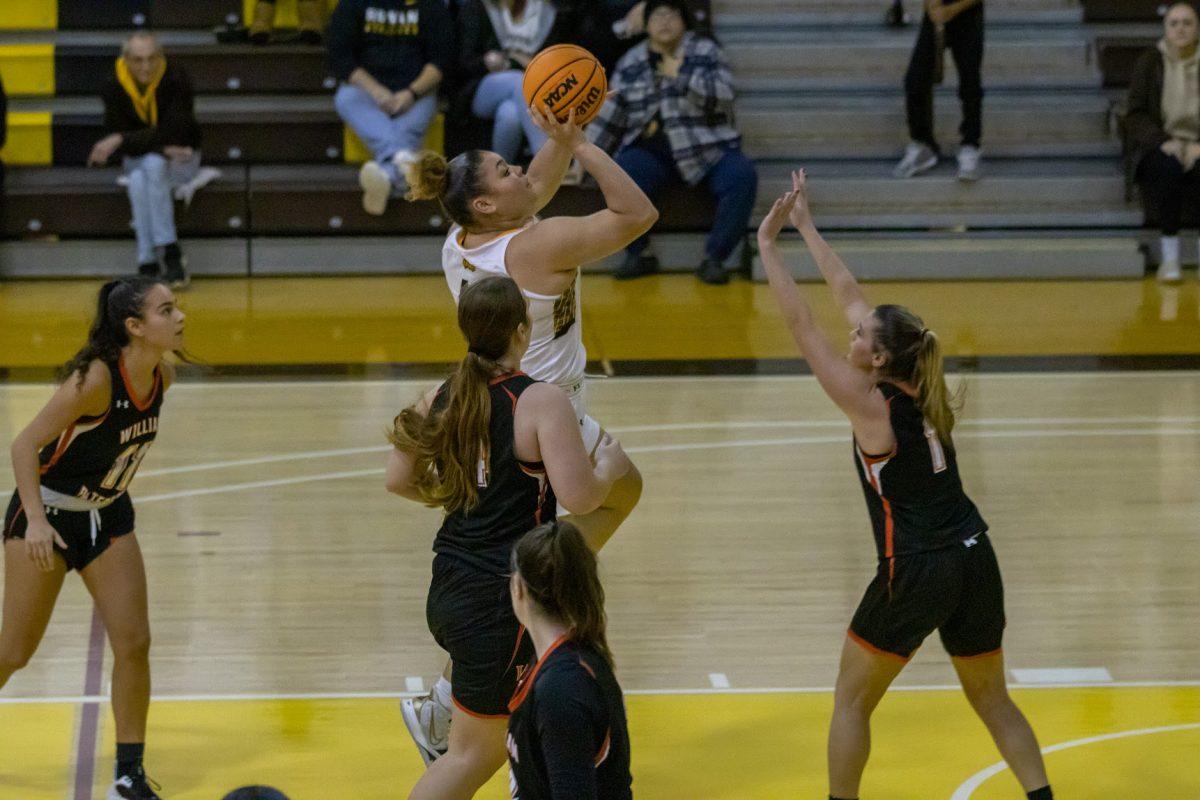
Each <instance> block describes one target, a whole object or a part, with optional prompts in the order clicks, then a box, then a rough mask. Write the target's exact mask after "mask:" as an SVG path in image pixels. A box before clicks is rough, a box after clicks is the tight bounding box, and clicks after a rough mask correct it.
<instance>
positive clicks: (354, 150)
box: [342, 114, 446, 164]
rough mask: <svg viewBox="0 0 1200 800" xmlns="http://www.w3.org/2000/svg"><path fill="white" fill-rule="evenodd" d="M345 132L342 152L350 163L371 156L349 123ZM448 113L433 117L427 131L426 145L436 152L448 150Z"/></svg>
mask: <svg viewBox="0 0 1200 800" xmlns="http://www.w3.org/2000/svg"><path fill="white" fill-rule="evenodd" d="M344 130H345V133H344V134H343V136H342V152H343V154H344V156H345V160H346V163H348V164H361V163H362V162H364V161H366V160H367V159H369V158H371V151H370V150H368V149H367V146H366V145H365V144H363V143H362V140H361V139H359V138H358V136H357V135H356V134H355V133H354V131H353V130H351V128H350V126H349V125H346V126H345V127H344ZM445 141H446V115H445V114H438V115H437V116H436V117H434V118H433V122H431V123H429V130H428V131H426V132H425V147H426V149H429V150H433V151H434V152H436V153H445V152H446V146H445Z"/></svg>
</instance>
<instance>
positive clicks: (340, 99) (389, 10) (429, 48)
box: [328, 0, 455, 214]
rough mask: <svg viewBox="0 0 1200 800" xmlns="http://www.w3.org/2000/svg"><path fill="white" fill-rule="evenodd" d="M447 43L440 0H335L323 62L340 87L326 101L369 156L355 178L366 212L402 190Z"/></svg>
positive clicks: (448, 24) (449, 34)
mask: <svg viewBox="0 0 1200 800" xmlns="http://www.w3.org/2000/svg"><path fill="white" fill-rule="evenodd" d="M454 38H455V37H454V25H453V23H452V21H451V19H450V11H449V9H447V7H446V4H445V2H444V0H341V2H340V3H338V6H337V8H336V9H335V10H334V12H333V16H332V18H331V19H330V21H329V30H328V39H329V63H330V66H331V68H332V70H333V74H334V77H336V78H337V79H338V80H339V81H341V82H342V83H341V85H340V86H339V87H338V90H337V94H336V95H334V98H333V103H334V106H335V107H336V108H337V112H338V114H339V115H340V116H341V118H342V119H343V120H345V122H346V124H347V125H349V126H350V127H351V128H353V129H354V132H355V133H357V134H358V136H359V138H360V139H362V140H363V142H364V143H365V144H366V146H367V148H368V149H370V151H371V152H372V153H373V154H374V156H375V158H374V160H373V161H368V162H367V163H365V164H363V166H362V169H361V170H360V171H359V173H358V182H359V185H361V186H362V189H363V209H364V210H365V211H366V212H367V213H368V214H382V213H383V212H384V210H385V209H386V208H387V203H388V198H389V197H390V196H391V195H392V194H393V193H396V194H402V193H403V192H404V191H406V189H407V187H406V185H405V183H404V169H403V166H404V165H406V164H407V163H409V162H410V161H412V160H413V158H415V155H416V153H418V152H420V150H421V146H422V144H423V143H424V141H425V133H426V131H428V129H429V125H430V123H431V122H432V121H433V118H434V116H435V115H436V114H437V109H438V103H437V89H438V86H440V85H441V83H442V80H443V78H444V77H445V76H446V75H447V74H448V73H449V71H450V68H451V65H452V63H453V60H454V52H455V50H454Z"/></svg>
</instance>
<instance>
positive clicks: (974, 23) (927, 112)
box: [904, 3, 983, 152]
mask: <svg viewBox="0 0 1200 800" xmlns="http://www.w3.org/2000/svg"><path fill="white" fill-rule="evenodd" d="M946 47H947V48H949V50H950V53H951V55H953V56H954V65H955V67H957V69H958V99H959V100H961V101H962V111H963V121H962V127H960V128H959V133H961V134H962V143H963V144H964V145H971V146H972V147H978V146H979V140H980V137H981V136H982V134H983V79H982V78H981V77H980V72H981V70H982V69H983V4H982V3H981V4H979V5H977V6H975V7H973V8H970V9H967V10H966V11H964V12H962V13H961V14H959V15H958V16H957V17H955V18H954V19H952V20H950V22H948V23H947V24H946ZM938 55H939V54H938V52H937V34H936V32H935V31H934V28H933V23H932V22H930V21H929V16H928V15H926V16H925V17H923V18H922V20H921V32H920V33H919V34H918V35H917V45H916V47H914V48H913V53H912V58H911V59H910V60H909V62H908V72H906V73H905V75H904V93H905V96H906V98H907V104H908V135H909V138H910V139H912V140H913V141H914V142H921V143H922V144H926V145H929V147H931V148H933V150H934V152H940V149H939V148H938V144H937V139H936V138H935V136H934V132H933V78H934V70H935V68H936V65H937V59H938Z"/></svg>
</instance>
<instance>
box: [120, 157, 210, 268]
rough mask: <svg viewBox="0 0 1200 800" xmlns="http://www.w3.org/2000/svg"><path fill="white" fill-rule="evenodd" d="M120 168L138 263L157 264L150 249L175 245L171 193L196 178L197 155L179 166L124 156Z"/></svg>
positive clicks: (168, 161)
mask: <svg viewBox="0 0 1200 800" xmlns="http://www.w3.org/2000/svg"><path fill="white" fill-rule="evenodd" d="M122 166H123V167H124V169H125V176H124V177H125V180H124V183H125V191H126V192H127V193H128V194H129V205H130V206H131V207H132V208H133V231H134V235H135V236H136V237H137V257H138V263H139V264H150V263H152V262H154V261H157V260H158V257H157V255H156V254H155V250H154V248H156V247H165V246H166V245H169V244H174V243H175V242H176V241H177V236H176V233H175V200H174V198H173V197H172V190H173V188H174V187H175V186H178V185H179V184H181V183H186V182H187V181H189V180H191V178H192V176H194V175H195V174H196V171H197V170H198V169H199V168H200V154H199V153H196V154H195V155H194V156H193V157H192V158H191V159H189V160H188V161H182V162H176V161H171V160H170V159H168V158H166V157H164V156H163V155H161V154H160V153H147V154H146V155H144V156H136V157H135V156H126V157H125V160H124V161H123V162H122Z"/></svg>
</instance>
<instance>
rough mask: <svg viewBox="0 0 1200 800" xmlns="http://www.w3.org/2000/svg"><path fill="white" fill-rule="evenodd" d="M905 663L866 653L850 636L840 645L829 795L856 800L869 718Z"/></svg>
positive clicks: (867, 742)
mask: <svg viewBox="0 0 1200 800" xmlns="http://www.w3.org/2000/svg"><path fill="white" fill-rule="evenodd" d="M905 663H906V660H905V659H904V658H902V657H900V656H897V655H893V654H891V653H884V652H882V651H879V650H872V649H869V648H868V646H866V645H865V644H864V643H861V642H859V641H855V640H854V639H853V638H851V637H850V636H847V637H846V640H845V642H844V643H843V644H842V661H841V666H840V667H839V668H838V677H837V685H836V687H835V689H834V694H833V718H832V719H831V720H830V723H829V744H828V759H829V795H830V796H831V797H834V798H847V799H851V798H857V797H858V785H859V781H860V780H861V779H862V773H863V769H864V768H865V767H866V766H867V757H868V756H869V755H870V753H871V714H872V713H873V712H874V711H875V707H876V706H877V705H879V701H880V700H881V699H882V698H883V695H884V693H885V692H887V688H888V687H889V686H891V684H892V681H893V680H895V678H896V676H897V675H899V674H900V671H901V670H902V669H904V665H905Z"/></svg>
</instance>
